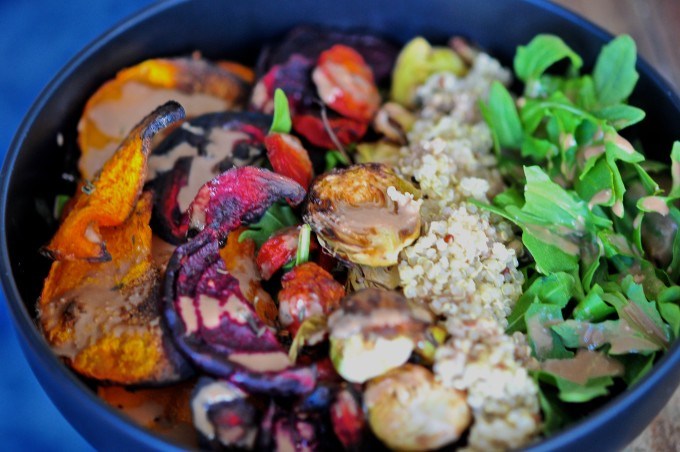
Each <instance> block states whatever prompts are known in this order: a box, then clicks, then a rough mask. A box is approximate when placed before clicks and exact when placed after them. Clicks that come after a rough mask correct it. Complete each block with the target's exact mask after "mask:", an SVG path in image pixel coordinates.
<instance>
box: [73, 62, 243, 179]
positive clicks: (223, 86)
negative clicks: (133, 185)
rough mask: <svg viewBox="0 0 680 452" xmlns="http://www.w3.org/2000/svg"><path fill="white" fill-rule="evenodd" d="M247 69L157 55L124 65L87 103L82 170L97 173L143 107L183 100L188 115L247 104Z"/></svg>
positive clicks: (81, 129)
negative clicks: (129, 65) (134, 64)
mask: <svg viewBox="0 0 680 452" xmlns="http://www.w3.org/2000/svg"><path fill="white" fill-rule="evenodd" d="M234 68H236V70H234ZM244 69H245V68H243V67H242V66H240V65H236V64H234V63H232V64H231V65H221V66H220V65H215V64H213V63H210V62H208V61H206V60H203V59H200V58H174V59H162V58H161V59H153V60H147V61H144V62H142V63H140V64H138V65H136V66H132V67H129V68H127V69H123V70H122V71H120V72H119V73H118V74H117V75H116V77H115V78H114V79H112V80H110V81H108V82H106V83H105V84H104V85H102V86H101V87H100V88H99V90H97V91H96V92H95V93H94V94H93V95H92V97H90V99H89V100H88V101H87V104H85V109H84V112H83V116H82V118H81V120H80V123H79V124H78V144H79V145H80V149H81V151H82V155H81V158H80V161H79V165H78V166H79V169H80V172H81V175H82V176H83V177H84V178H85V179H92V178H93V177H94V176H95V174H96V173H97V171H99V169H100V168H101V167H102V165H103V164H104V162H106V160H108V159H109V157H111V155H112V154H113V152H114V151H115V150H116V148H117V146H118V145H119V144H120V142H121V141H123V139H124V138H125V136H126V135H127V134H128V133H129V132H130V131H131V129H132V128H133V126H134V125H135V123H136V122H137V121H138V120H139V112H145V111H151V110H153V109H154V108H156V107H157V106H158V105H161V104H163V103H165V102H167V101H169V100H175V101H177V102H179V103H180V104H182V106H183V107H184V108H185V109H186V113H187V116H188V117H194V116H198V115H202V114H204V113H209V112H215V111H223V110H232V109H238V108H240V107H242V106H243V105H244V103H245V101H246V99H247V96H248V94H249V91H250V90H249V84H250V81H248V80H247V79H244V76H246V78H247V76H248V74H247V70H246V71H244Z"/></svg>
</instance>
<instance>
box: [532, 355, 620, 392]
mask: <svg viewBox="0 0 680 452" xmlns="http://www.w3.org/2000/svg"><path fill="white" fill-rule="evenodd" d="M542 367H543V369H544V370H546V371H548V372H550V373H553V374H555V375H558V376H560V377H562V378H565V379H567V380H569V381H573V382H575V383H579V384H585V383H587V382H588V380H590V379H591V378H597V377H605V376H619V375H623V371H624V367H623V364H621V363H620V362H618V361H616V360H615V359H613V358H610V357H608V356H606V355H604V354H603V353H601V352H595V351H591V350H583V349H580V350H579V351H577V352H576V356H575V357H573V358H569V359H548V360H546V361H545V362H544V363H543V364H542Z"/></svg>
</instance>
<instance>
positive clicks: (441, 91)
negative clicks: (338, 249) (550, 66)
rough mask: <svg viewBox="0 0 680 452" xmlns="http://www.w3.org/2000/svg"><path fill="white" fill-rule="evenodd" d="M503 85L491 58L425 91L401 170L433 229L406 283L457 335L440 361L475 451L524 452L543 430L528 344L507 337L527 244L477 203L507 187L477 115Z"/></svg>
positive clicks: (502, 73)
mask: <svg viewBox="0 0 680 452" xmlns="http://www.w3.org/2000/svg"><path fill="white" fill-rule="evenodd" d="M495 80H499V81H501V82H502V83H505V84H507V83H508V82H509V81H510V73H509V72H508V71H507V70H505V69H504V68H502V67H501V66H500V64H499V63H498V62H497V61H496V60H494V59H492V58H491V57H489V56H488V55H485V54H483V53H480V54H478V55H477V56H476V58H475V61H474V63H473V65H472V68H471V70H470V71H469V73H468V74H467V75H466V76H465V77H461V78H459V77H456V76H455V75H452V74H450V73H442V74H436V75H434V76H432V77H431V78H430V79H429V80H428V81H427V82H426V83H425V84H424V85H422V86H421V87H420V88H419V89H418V91H417V100H418V104H419V105H420V110H419V112H418V120H417V121H416V123H415V124H414V126H413V128H412V130H411V131H410V133H409V136H408V138H409V145H408V146H405V147H403V148H402V149H401V158H400V161H399V164H398V166H397V169H398V171H399V172H400V173H401V174H403V175H404V176H405V177H408V178H412V179H413V180H414V181H416V182H417V183H418V184H419V187H420V189H421V193H422V206H421V213H422V215H423V219H424V221H425V225H424V230H423V234H422V235H421V237H420V238H419V239H418V240H417V241H416V242H415V243H414V244H413V245H412V246H410V247H407V248H406V249H405V250H404V251H402V253H401V255H400V260H399V264H398V271H399V279H400V284H401V286H402V288H403V290H404V294H405V295H406V297H408V298H411V299H414V300H416V301H419V302H421V303H424V304H426V305H428V306H429V307H430V309H431V310H432V311H433V312H434V313H435V314H437V315H439V316H440V318H442V319H443V320H442V322H443V324H444V325H445V326H446V329H447V331H448V332H449V334H450V335H451V338H450V339H449V340H448V341H447V342H446V343H445V344H444V345H443V346H441V347H439V349H438V350H437V352H436V354H435V365H434V371H435V375H436V378H437V379H438V380H439V381H440V382H441V383H442V384H443V385H445V386H448V387H451V388H456V389H460V390H464V391H467V402H468V404H469V406H470V408H471V410H472V413H473V416H474V422H473V425H472V427H471V430H470V435H469V437H468V447H469V448H470V449H472V450H505V449H509V448H516V447H520V446H522V445H524V444H527V443H528V442H529V441H531V440H532V438H534V437H535V436H536V435H537V434H538V433H539V430H540V411H539V403H538V388H537V386H536V384H535V382H534V381H533V380H532V379H531V377H530V376H529V374H528V371H527V367H529V366H530V365H531V364H532V360H531V359H530V358H529V351H528V347H527V345H526V343H525V338H524V336H523V335H521V334H516V336H514V337H510V336H508V335H507V334H505V333H504V329H505V327H506V326H507V319H506V317H507V316H508V314H509V313H510V312H511V310H512V307H513V306H514V304H515V302H516V301H517V299H518V298H519V296H520V295H521V293H522V284H523V282H524V277H523V275H522V273H521V272H520V271H519V270H518V268H517V267H518V262H517V253H518V252H521V250H522V245H521V242H520V241H519V240H518V239H516V238H515V235H514V233H513V230H512V227H511V225H510V224H509V223H508V222H506V221H505V220H503V219H501V218H499V217H498V216H496V215H493V214H491V213H489V212H488V211H484V210H480V209H479V208H478V207H477V206H475V205H474V204H472V203H470V202H469V201H470V200H478V201H482V202H487V201H488V200H489V199H490V198H492V197H493V196H494V195H496V194H497V193H499V192H500V191H501V190H502V189H503V188H504V187H503V181H502V179H501V176H500V174H499V172H498V170H497V169H496V158H495V156H494V154H493V153H492V138H491V133H490V131H489V128H488V126H487V125H486V124H485V123H484V122H483V120H482V118H481V114H480V112H479V108H478V102H479V100H480V99H485V98H486V97H487V95H488V92H489V89H490V86H491V83H492V82H493V81H495Z"/></svg>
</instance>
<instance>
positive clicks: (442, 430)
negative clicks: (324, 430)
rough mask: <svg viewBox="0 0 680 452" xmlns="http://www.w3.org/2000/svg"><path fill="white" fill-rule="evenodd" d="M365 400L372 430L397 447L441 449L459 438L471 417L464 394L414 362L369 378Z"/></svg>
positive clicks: (402, 448)
mask: <svg viewBox="0 0 680 452" xmlns="http://www.w3.org/2000/svg"><path fill="white" fill-rule="evenodd" d="M364 403H365V406H366V410H367V412H368V423H369V425H370V427H371V430H373V433H375V435H376V436H377V437H378V438H380V440H381V441H383V442H384V443H385V444H386V445H387V446H388V447H390V448H392V449H397V450H432V449H438V448H440V447H442V446H445V445H447V444H449V443H452V442H454V441H456V440H457V439H458V438H460V435H461V434H462V433H463V432H464V431H465V430H466V429H467V427H468V425H470V421H471V414H470V408H469V407H468V405H467V402H466V400H465V394H464V393H463V392H461V391H458V390H455V389H449V388H445V387H444V386H442V385H440V384H439V383H437V382H436V381H435V379H434V376H433V375H432V373H431V372H430V371H429V370H427V369H426V368H424V367H421V366H417V365H414V364H405V365H403V366H402V367H399V368H397V369H393V370H391V371H390V372H388V373H386V374H385V375H383V376H380V377H378V378H375V379H373V380H371V381H370V382H368V385H367V387H366V391H365V392H364Z"/></svg>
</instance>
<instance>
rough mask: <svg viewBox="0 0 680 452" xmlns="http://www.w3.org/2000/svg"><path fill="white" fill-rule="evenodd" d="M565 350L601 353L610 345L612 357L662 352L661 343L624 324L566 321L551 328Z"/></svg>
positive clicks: (618, 322) (624, 322)
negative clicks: (660, 350) (599, 350)
mask: <svg viewBox="0 0 680 452" xmlns="http://www.w3.org/2000/svg"><path fill="white" fill-rule="evenodd" d="M552 330H553V331H554V332H556V333H557V334H558V335H559V336H560V337H561V338H562V341H563V343H564V345H565V346H566V347H569V348H588V349H591V350H594V349H598V348H600V347H602V346H603V345H605V344H609V345H611V348H610V349H609V354H611V355H620V354H624V353H640V354H648V353H652V352H655V351H657V350H659V349H660V348H661V347H660V346H659V344H658V343H656V342H653V341H651V340H649V338H648V337H647V336H645V335H643V334H641V333H640V331H639V330H636V329H634V328H632V327H631V326H630V325H629V324H628V322H626V321H625V320H623V319H622V320H605V321H604V322H600V323H590V322H581V321H579V320H565V321H564V322H562V323H559V324H557V325H553V326H552Z"/></svg>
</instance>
